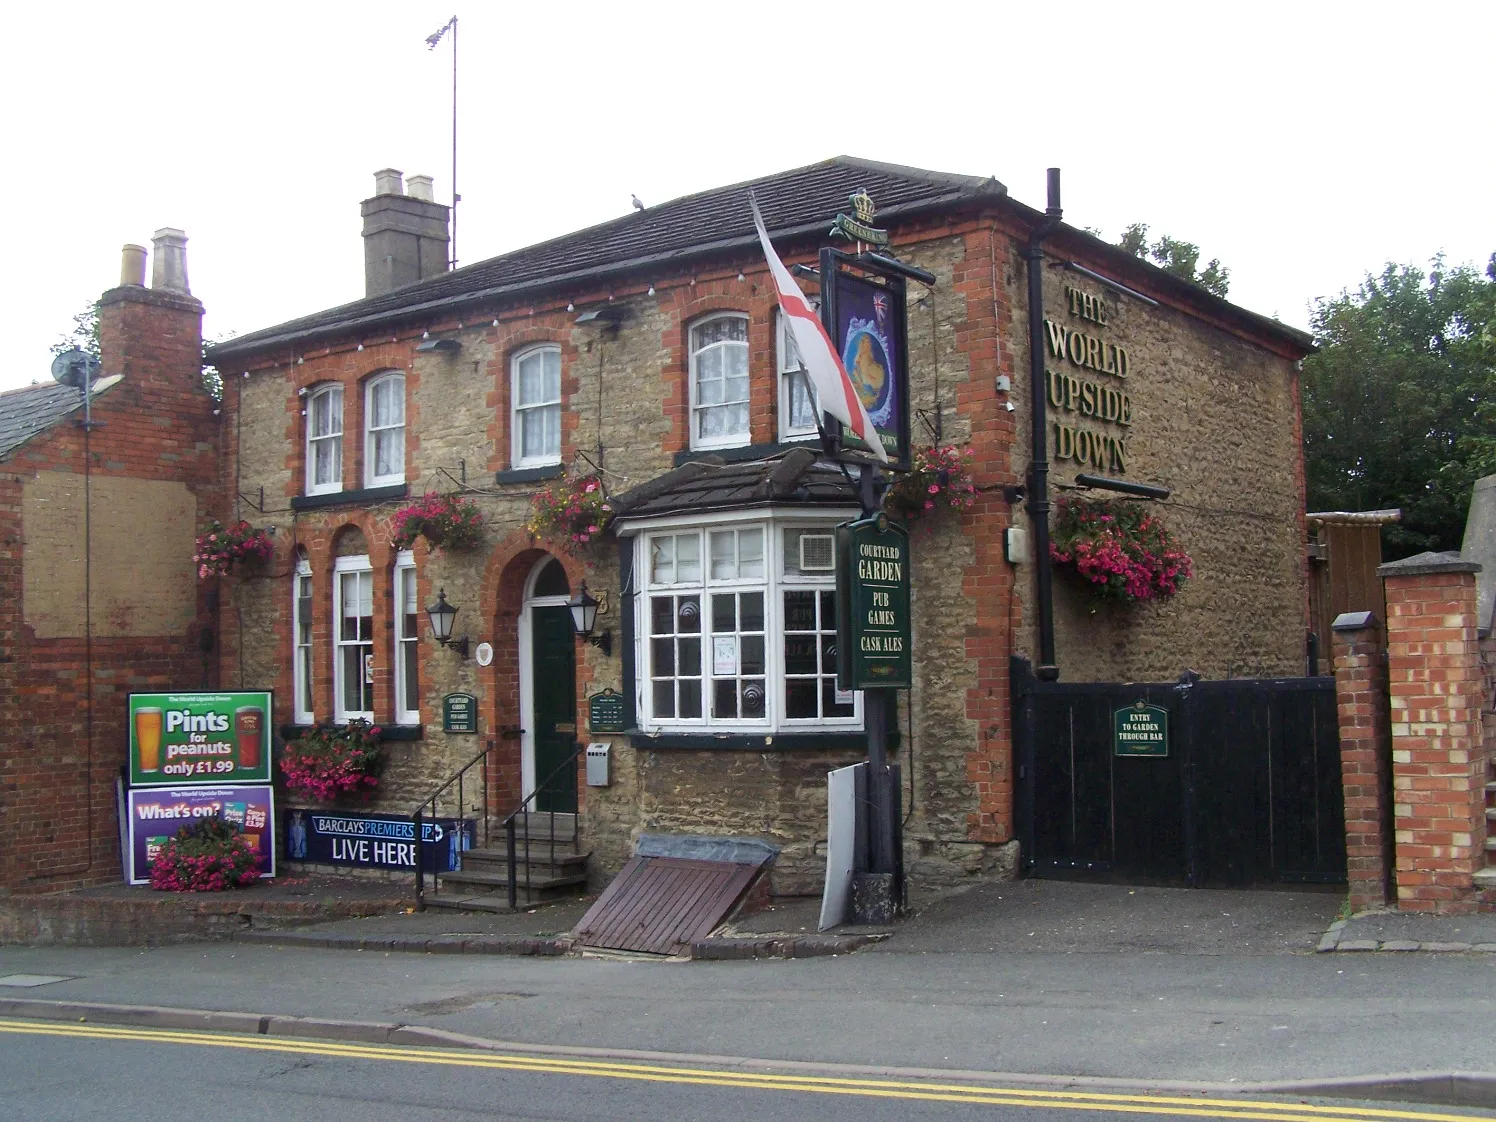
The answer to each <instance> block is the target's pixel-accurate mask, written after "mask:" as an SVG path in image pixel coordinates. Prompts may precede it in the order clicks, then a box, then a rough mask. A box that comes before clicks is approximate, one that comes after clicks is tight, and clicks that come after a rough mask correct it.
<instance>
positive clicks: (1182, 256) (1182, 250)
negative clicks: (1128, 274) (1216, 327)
mask: <svg viewBox="0 0 1496 1122" xmlns="http://www.w3.org/2000/svg"><path fill="white" fill-rule="evenodd" d="M1117 244H1118V245H1120V246H1121V247H1122V248H1123V249H1125V250H1127V252H1128V253H1130V254H1132V255H1133V256H1134V257H1141V258H1142V259H1143V260H1145V261H1152V262H1153V263H1154V264H1155V265H1157V266H1158V267H1159V268H1160V269H1162V270H1163V271H1164V272H1166V273H1173V274H1174V275H1175V276H1176V277H1183V278H1184V279H1185V280H1187V281H1190V282H1192V283H1194V284H1198V285H1199V286H1200V287H1201V288H1203V289H1205V291H1206V292H1209V293H1212V294H1214V295H1216V296H1220V297H1223V298H1224V297H1225V295H1226V292H1227V290H1228V289H1229V288H1230V287H1231V270H1230V269H1228V268H1226V266H1224V265H1222V264H1221V260H1220V258H1218V257H1212V258H1211V259H1210V262H1209V263H1208V264H1207V265H1206V266H1205V268H1203V269H1200V268H1199V267H1198V266H1199V264H1200V247H1199V246H1197V245H1196V244H1195V243H1194V242H1186V241H1180V240H1179V239H1178V238H1171V237H1169V235H1168V234H1162V235H1160V236H1159V237H1158V239H1157V240H1156V241H1154V242H1153V244H1151V245H1150V244H1149V243H1148V226H1147V224H1146V223H1143V222H1134V223H1133V224H1132V225H1131V226H1129V227H1127V229H1125V230H1123V231H1122V237H1121V239H1120V240H1119V241H1118V242H1117Z"/></svg>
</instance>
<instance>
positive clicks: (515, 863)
mask: <svg viewBox="0 0 1496 1122" xmlns="http://www.w3.org/2000/svg"><path fill="white" fill-rule="evenodd" d="M585 750H586V746H585V745H583V744H581V743H580V742H578V744H577V746H576V748H575V749H574V750H573V751H572V753H571V755H570V756H568V757H566V759H565V761H563V762H562V763H561V764H560V765H559V766H558V767H557V768H556V769H555V770H554V771H552V772H551V773H550V774H549V775H547V776H546V777H545V778H544V779H543V780H541V781H540V782H539V783H537V784H536V785H535V787H534V789H533V790H532V791H531V792H530V793H529V794H528V795H526V796H525V797H524V798H523V799H521V800H520V804H519V806H517V807H515V808H514V810H513V811H511V812H510V814H509V817H507V818H505V819H504V822H503V826H504V856H505V857H506V859H507V863H508V870H509V875H508V878H507V879H508V881H509V885H508V888H509V906H510V907H511V908H516V907H518V906H519V876H518V873H519V855H518V849H519V845H518V841H519V839H518V837H517V834H518V826H517V822H518V820H519V819H520V818H521V817H523V819H524V823H525V895H526V896H529V895H530V887H531V882H530V810H531V808H530V803H531V802H532V801H533V800H534V798H535V796H537V795H538V794H540V792H542V791H544V790H545V789H546V788H548V787H549V786H550V785H551V781H552V780H553V779H555V778H556V777H557V776H559V775H561V773H562V772H564V771H566V769H567V768H571V769H572V770H573V771H575V770H576V763H577V757H578V756H580V755H581V754H582V753H583V752H584V751H585ZM550 815H551V818H550V836H549V839H548V840H549V844H550V865H551V867H552V868H555V865H556V841H557V838H556V812H555V811H552V812H550ZM580 820H581V815H580V814H579V813H578V812H577V811H573V812H572V815H571V838H570V841H571V848H572V852H576V848H577V839H578V837H580V832H579V830H578V824H579V822H580ZM560 840H563V841H565V840H567V839H565V838H562V839H560Z"/></svg>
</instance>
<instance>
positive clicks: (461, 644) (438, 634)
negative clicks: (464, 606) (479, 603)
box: [426, 589, 468, 658]
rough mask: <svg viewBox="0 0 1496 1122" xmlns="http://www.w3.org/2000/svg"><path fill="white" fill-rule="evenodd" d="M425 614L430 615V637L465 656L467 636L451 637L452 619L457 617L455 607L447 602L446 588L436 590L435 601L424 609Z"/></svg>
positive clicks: (466, 653) (466, 652) (462, 656)
mask: <svg viewBox="0 0 1496 1122" xmlns="http://www.w3.org/2000/svg"><path fill="white" fill-rule="evenodd" d="M426 614H427V615H428V616H430V617H431V635H432V637H433V638H434V639H435V640H436V641H437V642H438V643H440V644H441V645H442V646H444V647H449V648H450V649H452V650H454V651H456V652H457V654H458V656H459V657H461V658H467V656H468V637H467V636H466V635H464V636H463V637H462V638H461V639H454V638H452V621H453V620H455V619H456V618H457V609H456V608H454V607H453V606H452V605H451V604H449V603H447V592H446V589H440V590H438V592H437V594H436V603H435V604H432V605H431V606H430V607H428V608H427V609H426Z"/></svg>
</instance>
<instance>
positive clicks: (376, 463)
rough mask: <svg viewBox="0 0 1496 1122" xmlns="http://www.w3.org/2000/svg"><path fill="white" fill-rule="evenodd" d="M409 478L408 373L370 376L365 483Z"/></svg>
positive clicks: (366, 402) (374, 484)
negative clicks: (406, 422)
mask: <svg viewBox="0 0 1496 1122" xmlns="http://www.w3.org/2000/svg"><path fill="white" fill-rule="evenodd" d="M404 482H405V375H404V374H401V373H399V372H398V371H395V372H392V373H389V374H380V375H379V376H378V377H375V378H370V379H369V381H368V383H367V385H366V386H365V388H364V486H366V487H387V486H389V485H390V484H393V483H404Z"/></svg>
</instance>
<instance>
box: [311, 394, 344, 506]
mask: <svg viewBox="0 0 1496 1122" xmlns="http://www.w3.org/2000/svg"><path fill="white" fill-rule="evenodd" d="M324 398H325V399H327V400H329V401H331V400H336V402H337V407H336V408H337V412H336V414H335V420H336V423H337V429H336V431H333V432H328V433H324V434H323V435H321V436H316V435H314V430H315V427H316V426H315V423H314V420H313V419H314V418H315V417H316V415H317V402H318V401H320V400H322V399H324ZM322 441H333V442H334V447H336V448H337V455H335V456H334V457H333V458H332V463H333V468H334V470H335V472H336V478H334V479H331V480H323V481H319V480H318V479H317V445H318V444H319V443H320V442H322ZM342 489H343V387H342V386H340V385H339V384H338V383H336V382H332V383H329V384H328V385H325V386H318V387H317V388H316V389H314V390H312V391H311V393H309V394H308V395H307V399H306V493H307V494H308V495H334V494H337V493H338V492H339V491H341V490H342Z"/></svg>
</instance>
